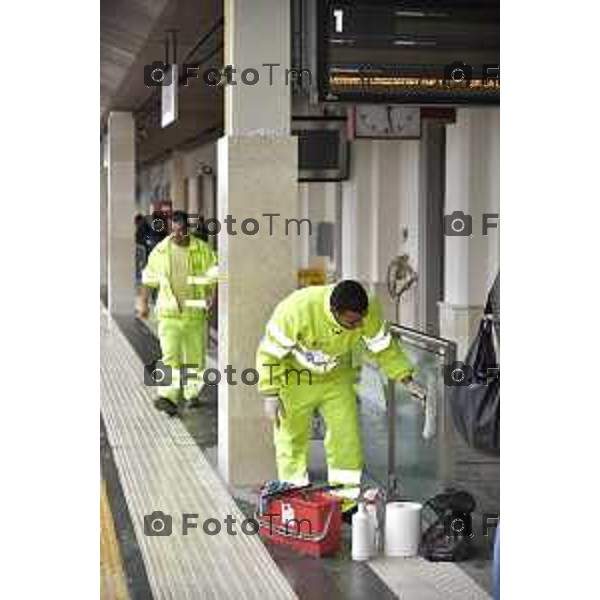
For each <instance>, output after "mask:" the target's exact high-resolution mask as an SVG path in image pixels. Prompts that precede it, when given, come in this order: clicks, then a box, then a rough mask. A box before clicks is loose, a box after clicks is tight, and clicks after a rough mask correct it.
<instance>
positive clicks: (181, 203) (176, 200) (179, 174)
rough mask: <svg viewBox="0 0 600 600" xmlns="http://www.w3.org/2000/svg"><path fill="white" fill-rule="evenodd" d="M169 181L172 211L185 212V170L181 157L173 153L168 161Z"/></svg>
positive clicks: (178, 153)
mask: <svg viewBox="0 0 600 600" xmlns="http://www.w3.org/2000/svg"><path fill="white" fill-rule="evenodd" d="M169 181H170V184H171V202H172V204H173V210H185V170H184V161H183V155H182V154H181V152H174V153H173V155H172V156H171V160H170V161H169Z"/></svg>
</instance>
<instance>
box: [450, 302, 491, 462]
mask: <svg viewBox="0 0 600 600" xmlns="http://www.w3.org/2000/svg"><path fill="white" fill-rule="evenodd" d="M488 304H489V303H488ZM486 313H488V310H487V309H486ZM494 326H495V318H494V316H493V315H491V314H489V313H488V314H486V315H485V316H484V317H483V319H482V320H481V323H480V324H479V331H478V333H477V336H476V337H475V339H474V341H473V343H472V344H471V347H470V348H469V352H468V353H467V357H466V359H465V361H464V366H463V372H464V379H463V381H462V382H461V384H460V385H454V386H453V387H452V388H451V389H450V391H449V402H450V410H451V412H452V417H453V420H454V425H455V427H456V429H457V430H458V432H459V433H460V435H461V436H462V437H463V438H464V440H465V441H466V442H467V444H468V445H469V446H471V447H473V448H475V449H477V450H479V451H481V452H485V453H487V454H492V455H496V456H497V455H498V454H499V453H500V366H499V361H498V354H497V351H496V343H495V335H496V333H495V330H494Z"/></svg>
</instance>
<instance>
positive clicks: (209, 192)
mask: <svg viewBox="0 0 600 600" xmlns="http://www.w3.org/2000/svg"><path fill="white" fill-rule="evenodd" d="M214 198H215V177H214V175H203V176H202V210H203V211H204V212H203V214H204V218H205V219H216V218H217V215H216V214H215V202H214Z"/></svg>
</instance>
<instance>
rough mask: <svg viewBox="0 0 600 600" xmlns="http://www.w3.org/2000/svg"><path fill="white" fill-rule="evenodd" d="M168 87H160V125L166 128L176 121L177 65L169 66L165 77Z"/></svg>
mask: <svg viewBox="0 0 600 600" xmlns="http://www.w3.org/2000/svg"><path fill="white" fill-rule="evenodd" d="M167 80H168V81H169V85H163V86H162V93H161V125H162V127H168V126H169V125H171V123H174V122H175V121H176V120H177V116H178V114H177V109H178V105H177V90H178V88H179V86H178V84H177V80H178V71H177V65H175V64H173V65H170V73H169V74H168V75H167Z"/></svg>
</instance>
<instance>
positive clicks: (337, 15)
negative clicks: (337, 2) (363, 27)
mask: <svg viewBox="0 0 600 600" xmlns="http://www.w3.org/2000/svg"><path fill="white" fill-rule="evenodd" d="M333 18H334V19H335V32H336V33H342V31H343V30H344V11H343V10H342V9H341V8H334V9H333Z"/></svg>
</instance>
